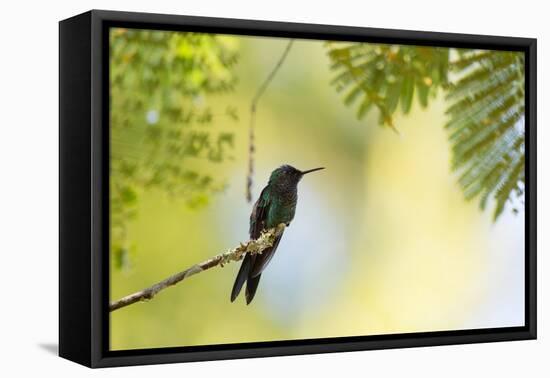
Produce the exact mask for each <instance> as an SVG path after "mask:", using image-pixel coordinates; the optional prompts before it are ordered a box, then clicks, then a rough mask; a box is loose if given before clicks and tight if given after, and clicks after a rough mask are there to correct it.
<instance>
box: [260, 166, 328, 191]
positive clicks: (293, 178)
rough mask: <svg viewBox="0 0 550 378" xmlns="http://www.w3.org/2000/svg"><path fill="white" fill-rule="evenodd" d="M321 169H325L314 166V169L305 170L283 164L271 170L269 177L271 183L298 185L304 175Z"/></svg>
mask: <svg viewBox="0 0 550 378" xmlns="http://www.w3.org/2000/svg"><path fill="white" fill-rule="evenodd" d="M321 169H325V168H324V167H321V168H314V169H308V170H305V171H300V170H299V169H296V168H294V167H293V166H291V165H288V164H285V165H281V166H280V167H279V168H277V169H275V170H274V171H273V172H271V176H270V177H269V183H270V184H276V185H281V186H287V187H291V186H296V185H298V183H299V182H300V180H301V179H302V177H304V175H305V174H308V173H311V172H315V171H319V170H321Z"/></svg>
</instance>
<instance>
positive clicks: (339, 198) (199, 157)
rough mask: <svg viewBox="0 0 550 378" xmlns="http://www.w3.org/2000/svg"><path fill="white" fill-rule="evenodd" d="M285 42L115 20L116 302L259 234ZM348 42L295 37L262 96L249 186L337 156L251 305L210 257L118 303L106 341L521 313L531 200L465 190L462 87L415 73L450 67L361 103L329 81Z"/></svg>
mask: <svg viewBox="0 0 550 378" xmlns="http://www.w3.org/2000/svg"><path fill="white" fill-rule="evenodd" d="M287 44H288V40H285V39H274V38H260V37H237V36H215V35H204V34H193V33H174V32H159V31H156V32H154V31H140V30H126V29H112V30H111V68H110V70H111V71H110V72H111V183H110V185H111V186H110V190H111V264H110V279H111V280H110V283H111V285H110V288H111V293H110V296H111V297H110V299H111V300H116V299H118V298H120V297H122V296H124V295H127V294H130V293H132V292H134V291H137V290H140V289H143V288H145V287H147V286H149V285H151V284H153V283H155V282H157V281H159V280H161V279H164V278H166V277H167V276H169V275H171V274H173V273H175V272H177V271H180V270H183V269H185V268H188V267H189V266H191V265H193V264H195V263H198V262H200V261H203V260H206V259H207V258H209V257H211V256H213V255H215V254H218V253H221V252H224V251H225V250H227V249H228V248H231V247H234V246H236V245H237V244H238V243H239V242H241V241H246V240H247V239H248V219H249V215H250V211H251V209H252V204H250V203H248V202H247V201H246V199H245V182H246V175H247V161H248V133H249V118H250V110H249V109H250V104H251V100H252V98H253V97H254V95H255V93H256V91H257V90H258V87H259V86H260V84H261V83H262V82H263V81H264V80H265V78H266V77H267V75H268V74H269V72H270V71H271V70H272V69H273V67H274V66H275V64H276V62H277V60H278V59H279V58H280V56H281V53H282V52H283V50H284V49H285V47H286V46H287ZM345 46H348V45H346V44H342V43H330V44H327V43H326V42H323V41H308V40H296V41H295V42H294V45H293V46H292V49H291V50H290V53H289V55H288V57H287V58H286V59H285V61H284V63H283V64H282V65H281V67H280V70H279V71H278V72H277V74H276V76H275V77H274V79H273V81H272V82H271V83H270V84H269V87H268V88H267V90H266V92H265V94H264V95H263V97H262V98H261V99H260V101H259V104H258V110H257V116H256V128H255V131H256V133H255V134H256V139H255V147H256V153H255V157H254V159H255V175H254V185H253V196H254V200H255V199H256V196H257V195H258V194H259V192H260V191H261V189H262V187H263V186H264V185H265V184H266V183H267V179H268V178H269V174H270V173H271V171H272V170H273V169H274V168H276V167H278V166H279V165H281V164H291V165H293V166H295V167H297V168H299V169H307V168H313V167H317V166H324V167H326V170H325V171H322V172H320V173H318V174H317V173H316V174H314V175H311V176H308V177H307V178H305V179H304V180H303V181H302V182H301V183H300V186H299V202H298V208H297V212H296V217H295V219H294V221H293V223H292V224H291V226H290V227H289V229H288V230H287V231H286V232H285V235H284V237H283V239H282V241H281V243H280V245H279V248H278V250H277V253H276V255H275V257H274V259H273V260H272V262H271V263H270V265H269V267H268V269H267V270H266V271H265V272H264V274H263V275H262V282H261V284H260V287H259V289H258V293H257V295H256V298H255V300H254V302H252V304H251V305H249V306H246V305H245V303H244V300H243V299H241V298H239V299H238V300H237V301H236V302H235V303H230V301H229V294H230V290H231V287H232V284H233V280H234V278H235V276H236V273H237V270H238V264H234V263H233V264H229V265H227V266H225V267H223V268H214V269H212V270H209V271H207V272H203V273H201V274H199V275H196V276H194V277H191V278H190V279H189V280H185V281H183V282H182V283H180V284H178V285H177V286H175V287H173V288H169V289H167V290H165V291H163V292H161V293H159V294H158V295H157V296H156V297H155V298H154V299H152V300H151V301H149V302H147V303H136V304H134V305H131V306H128V307H126V308H122V309H120V310H117V311H115V312H113V313H111V315H110V321H111V323H110V325H111V326H110V332H111V335H110V344H111V349H112V350H121V349H135V348H157V347H169V346H188V345H207V344H224V343H241V342H255V341H271V340H287V339H310V338H324V337H335V336H348V335H374V334H388V333H404V332H415V331H436V330H456V329H469V328H480V327H503V326H518V325H523V323H524V319H523V303H524V298H523V293H524V286H523V285H524V276H523V270H524V266H523V263H524V261H523V253H524V228H523V222H524V215H523V208H522V207H521V206H518V205H517V202H518V199H517V198H516V200H515V201H516V202H515V203H513V204H511V205H510V206H509V208H507V209H505V210H504V211H501V212H502V214H499V215H500V216H498V219H497V220H496V221H494V220H493V218H494V214H493V213H491V212H490V211H482V210H480V208H479V205H478V203H477V202H476V201H467V200H466V199H465V192H464V187H463V186H461V182H460V172H457V171H455V170H453V169H451V168H452V165H453V156H454V155H453V149H452V148H451V144H450V143H449V132H448V130H446V129H445V127H444V125H445V124H447V123H448V122H449V114H448V107H449V103H450V102H452V98H451V99H449V97H448V96H447V97H446V96H445V93H444V91H445V90H447V91H451V90H452V88H450V87H446V86H445V85H447V84H448V83H446V82H445V80H443V79H442V78H441V75H439V74H437V78H438V79H437V80H438V82H437V83H439V82H441V85H442V87H441V88H442V89H441V90H435V89H434V90H432V89H430V90H428V89H426V94H425V97H426V98H425V99H424V94H423V92H422V91H423V89H422V88H421V87H422V86H431V85H432V83H433V80H436V79H434V76H433V75H432V73H433V72H435V70H444V71H445V70H447V66H446V65H444V66H440V65H439V63H438V65H437V67H436V68H433V70H432V68H430V70H431V71H430V74H429V75H428V76H425V75H423V76H422V77H421V78H420V79H419V80H420V84H417V85H418V86H416V87H414V86H415V84H407V82H406V80H404V81H403V83H402V84H403V88H404V87H407V88H408V87H410V86H411V85H412V86H413V90H412V92H410V91H408V90H403V91H400V92H398V97H399V96H400V97H399V100H400V101H401V102H402V103H403V102H404V103H405V104H402V105H401V106H402V107H401V109H398V108H397V102H398V101H397V100H396V104H395V106H394V104H393V103H388V102H387V101H386V100H388V99H391V97H389V95H388V92H389V91H391V89H388V88H392V87H391V85H390V86H387V88H386V87H384V86H383V85H382V84H380V83H378V84H376V83H371V84H372V85H371V87H369V88H374V89H377V88H379V87H381V86H382V87H383V89H381V91H385V93H386V96H385V97H384V96H383V97H381V98H382V99H383V100H380V101H378V102H376V101H374V100H373V101H372V102H373V104H374V108H377V109H376V110H373V111H367V110H370V109H364V110H363V111H360V112H361V114H359V117H358V114H357V112H356V111H355V110H351V109H350V106H353V103H354V101H355V100H354V99H351V100H348V101H346V102H347V103H348V106H346V104H345V103H344V102H343V101H342V95H341V93H338V91H337V90H334V89H335V88H334V86H335V75H337V74H338V67H337V66H338V59H342V58H343V59H348V58H350V56H349V55H345V54H340V53H336V54H335V53H334V51H342V48H343V47H345ZM381 48H382V49H384V48H386V47H385V46H381ZM339 49H340V50H339ZM428 49H430V48H428ZM392 51H395V50H391V51H390V53H391V52H392ZM439 53H440V52H438V54H439ZM441 53H442V54H443V55H444V56H447V55H449V56H451V58H452V53H451V54H449V53H448V51H443V52H441ZM445 54H446V55H445ZM456 54H457V56H461V54H460V53H456ZM476 54H477V53H476ZM335 56H336V58H335ZM351 57H352V58H353V55H352V56H351ZM335 59H336V60H335ZM418 59H420V60H422V59H424V58H423V57H422V56H420V57H419V58H418ZM426 59H427V58H426ZM437 59H441V58H440V56H439V55H438V57H437ZM444 59H446V58H444ZM514 59H515V58H514ZM409 60H410V58H409ZM413 60H414V56H413ZM404 61H407V58H406V56H405V57H404ZM375 66H376V65H375ZM345 67H348V68H349V67H351V66H345ZM345 67H344V68H345ZM419 67H420V66H419ZM422 67H423V66H422ZM422 67H421V68H422ZM352 68H353V67H352ZM445 74H446V71H445ZM388 76H389V74H388V73H384V77H385V78H387V77H388ZM336 77H337V76H336ZM426 77H428V78H429V80H427V79H426ZM514 80H516V81H517V80H519V79H518V78H517V77H515V79H514ZM337 81H338V80H337ZM391 83H393V82H391ZM426 83H427V84H426ZM428 84H429V85H428ZM369 85H370V84H369ZM376 85H378V87H377V86H376ZM336 86H337V87H338V83H337V82H336ZM341 87H344V88H345V87H346V83H344V85H342V86H341ZM369 88H366V87H364V86H363V87H361V88H360V89H361V90H363V89H365V93H367V95H368V93H369V92H368V90H370V89H369ZM400 88H402V87H400ZM414 88H416V90H414ZM434 88H435V85H434ZM449 88H450V89H449ZM336 89H342V88H336ZM377 90H378V89H377ZM471 90H472V91H473V90H474V89H471ZM413 93H414V96H417V97H418V101H417V100H413V97H414V96H413ZM428 96H429V101H428ZM409 97H411V98H410V99H409ZM417 97H414V98H415V99H416V98H417ZM474 97H475V96H474ZM372 98H373V97H371V99H372ZM384 101H386V102H384ZM408 102H410V103H408ZM446 112H447V114H446ZM491 114H493V113H491ZM452 116H453V115H452V114H451V117H452ZM491 116H492V115H491ZM388 117H389V118H388ZM484 119H485V118H484ZM505 121H506V120H505ZM517 121H518V120H517V119H515V121H514V125H515V126H514V130H516V129H517V125H516V124H517ZM503 122H504V121H503ZM380 125H382V127H380ZM487 125H488V126H491V123H490V122H489V124H487ZM385 126H390V127H385ZM395 130H397V132H395ZM501 134H502V133H501ZM455 152H456V151H455ZM512 158H514V157H513V156H512ZM514 161H515V160H514ZM508 163H510V162H508ZM510 164H511V163H510ZM491 172H493V171H491ZM516 179H517V177H516ZM520 181H521V180H520ZM514 184H515V182H514ZM495 185H496V184H495ZM518 185H519V187H521V183H520V184H518ZM514 188H515V189H517V187H514ZM495 190H498V186H497V187H496V189H495ZM507 195H508V194H507ZM518 198H519V202H521V198H522V197H521V193H520V194H518ZM506 199H508V197H506ZM498 201H499V199H498V197H495V198H493V199H491V198H489V202H491V203H492V204H493V205H494V204H496V206H498V204H499V202H498ZM514 213H516V214H514Z"/></svg>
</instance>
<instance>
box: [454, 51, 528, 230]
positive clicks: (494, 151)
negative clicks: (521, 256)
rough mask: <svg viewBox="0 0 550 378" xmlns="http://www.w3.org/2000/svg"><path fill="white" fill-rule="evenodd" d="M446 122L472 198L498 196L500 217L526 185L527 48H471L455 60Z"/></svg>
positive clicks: (483, 200) (457, 166)
mask: <svg viewBox="0 0 550 378" xmlns="http://www.w3.org/2000/svg"><path fill="white" fill-rule="evenodd" d="M450 69H451V70H452V71H454V72H455V73H456V75H457V76H458V78H457V80H456V81H455V82H454V83H451V84H450V85H449V91H448V94H447V99H448V100H449V101H451V102H452V104H451V105H450V106H449V108H448V109H447V114H448V115H449V117H450V120H449V122H448V123H447V125H446V127H447V128H448V129H449V132H450V141H451V144H452V151H453V157H452V159H453V160H452V167H453V168H454V169H456V170H459V171H461V172H462V173H461V176H460V179H459V183H460V185H461V186H462V187H463V189H464V192H465V195H466V198H468V199H471V198H475V197H478V196H479V197H480V206H481V208H485V206H486V204H487V201H488V199H489V198H491V197H492V198H494V200H495V202H496V204H495V210H494V213H493V214H494V215H493V217H494V219H497V218H498V217H499V215H500V214H502V211H503V210H504V208H505V205H506V202H507V201H509V200H511V198H512V196H513V195H514V193H516V195H521V193H522V190H523V187H524V185H525V125H524V117H525V94H524V82H525V81H524V77H525V76H524V69H525V67H524V58H523V55H522V54H521V53H515V52H503V51H477V50H468V51H466V52H463V53H462V54H460V57H459V58H458V59H457V60H456V61H454V62H452V63H451V66H450Z"/></svg>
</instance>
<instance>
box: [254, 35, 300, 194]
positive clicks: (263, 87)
mask: <svg viewBox="0 0 550 378" xmlns="http://www.w3.org/2000/svg"><path fill="white" fill-rule="evenodd" d="M293 43H294V40H293V39H291V40H289V41H288V44H287V45H286V48H285V49H284V51H283V54H282V55H281V57H280V58H279V60H278V61H277V64H275V67H273V70H272V71H271V72H270V73H269V75H268V76H267V78H266V79H265V81H264V82H263V83H262V85H261V86H260V87H259V88H258V91H257V92H256V95H255V96H254V98H253V99H252V103H251V104H250V126H249V133H248V141H249V142H248V143H249V144H248V174H247V177H246V200H247V201H248V202H251V201H252V177H253V176H254V151H255V150H256V148H255V147H254V127H255V124H256V107H257V105H258V101H260V97H262V95H263V94H264V92H265V90H266V89H267V87H268V85H269V83H271V81H272V80H273V78H274V77H275V75H276V74H277V71H279V68H281V66H282V65H283V63H284V61H285V59H286V57H287V55H288V52H289V51H290V48H291V47H292V44H293Z"/></svg>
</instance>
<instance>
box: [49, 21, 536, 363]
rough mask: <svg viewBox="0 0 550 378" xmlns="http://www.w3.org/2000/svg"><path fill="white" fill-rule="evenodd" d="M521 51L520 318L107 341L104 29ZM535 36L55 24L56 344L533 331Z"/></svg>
mask: <svg viewBox="0 0 550 378" xmlns="http://www.w3.org/2000/svg"><path fill="white" fill-rule="evenodd" d="M113 26H118V27H133V28H146V29H157V30H178V31H201V32H210V33H229V34H237V35H253V36H269V37H286V38H290V37H292V38H305V39H324V40H345V41H368V42H378V43H398V44H414V45H429V46H442V47H465V48H481V49H493V50H509V51H523V52H524V53H525V63H526V65H525V67H526V72H525V78H526V99H525V101H526V107H525V109H526V111H525V123H526V125H527V127H526V134H527V135H526V191H525V192H526V197H525V207H526V216H525V228H526V240H525V243H526V245H525V279H526V282H525V326H523V327H508V328H492V329H472V330H459V331H437V332H422V333H407V334H391V335H379V336H360V337H338V338H330V339H312V340H289V341H276V342H261V343H243V344H228V345H210V346H192V347H170V348H159V349H140V350H126V351H109V348H108V346H109V345H108V342H109V337H108V335H109V313H108V306H109V303H108V300H109V279H108V278H109V269H108V267H107V264H108V261H109V259H108V256H109V255H108V254H109V221H108V220H109V216H108V211H109V192H108V180H109V175H108V173H109V133H108V122H109V118H108V105H109V103H108V92H107V91H108V79H109V78H108V58H109V57H108V51H109V50H108V43H109V42H108V29H109V27H113ZM536 54H537V53H536V39H530V38H515V37H497V36H486V35H468V34H449V33H434V32H423V31H406V30H387V29H375V28H359V27H347V26H329V25H312V24H297V23H283V22H268V21H251V20H237V19H225V18H205V17H189V16H176V15H163V14H146V13H129V12H114V11H103V10H92V11H89V12H86V13H83V14H81V15H78V16H75V17H72V18H69V19H66V20H63V21H61V22H60V24H59V89H60V95H59V127H60V132H59V159H60V161H59V172H60V175H59V185H60V191H59V204H60V205H59V206H60V207H59V212H60V224H59V354H60V356H61V357H64V358H67V359H69V360H72V361H75V362H77V363H80V364H83V365H86V366H89V367H108V366H119V365H137V364H156V363H169V362H186V361H201V360H219V359H231V358H248V357H265V356H279V355H296V354H307V353H327V352H343V351H356V350H369V349H384V348H405V347H418V346H431V345H446V344H459V343H461V344H462V343H480V342H493V341H507V340H525V339H535V338H536V329H537V325H536V323H537V317H536V308H537V307H536V302H537V297H536V273H537V272H536V61H537V55H536Z"/></svg>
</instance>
